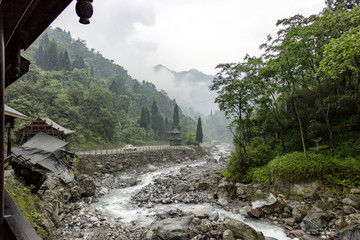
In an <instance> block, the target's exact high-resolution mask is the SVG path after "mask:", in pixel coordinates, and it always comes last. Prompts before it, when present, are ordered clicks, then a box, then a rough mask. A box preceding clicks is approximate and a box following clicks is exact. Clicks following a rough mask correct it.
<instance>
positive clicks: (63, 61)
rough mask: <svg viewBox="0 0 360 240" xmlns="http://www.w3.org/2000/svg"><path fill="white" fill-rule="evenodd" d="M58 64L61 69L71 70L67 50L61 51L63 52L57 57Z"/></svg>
mask: <svg viewBox="0 0 360 240" xmlns="http://www.w3.org/2000/svg"><path fill="white" fill-rule="evenodd" d="M59 66H60V68H61V69H64V70H66V71H70V70H71V62H70V57H69V53H68V51H67V50H65V51H64V52H63V54H61V55H60V57H59Z"/></svg>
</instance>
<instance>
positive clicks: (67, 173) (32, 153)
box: [12, 132, 74, 187]
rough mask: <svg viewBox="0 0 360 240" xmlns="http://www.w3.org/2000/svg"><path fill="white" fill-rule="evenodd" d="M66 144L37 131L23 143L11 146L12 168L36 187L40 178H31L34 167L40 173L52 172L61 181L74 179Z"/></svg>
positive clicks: (66, 181) (67, 181)
mask: <svg viewBox="0 0 360 240" xmlns="http://www.w3.org/2000/svg"><path fill="white" fill-rule="evenodd" d="M67 145H68V143H67V142H64V141H62V140H60V139H58V138H56V137H53V136H50V135H48V134H45V133H43V132H39V133H38V134H36V135H35V136H34V137H33V138H31V139H30V140H29V141H27V142H26V143H24V144H23V145H21V146H19V147H14V148H13V151H12V154H13V156H14V157H13V159H12V166H13V169H14V170H15V173H17V174H18V175H20V176H22V177H23V178H24V179H27V180H29V181H30V182H32V184H34V185H35V186H36V185H38V187H39V182H40V181H41V180H36V179H32V176H31V175H32V172H33V170H34V169H35V170H37V171H38V172H42V175H45V174H46V173H47V172H53V173H55V174H56V175H57V176H58V177H59V178H60V179H61V180H62V181H63V182H65V183H69V182H71V181H73V180H74V171H73V169H72V162H71V154H70V153H69V152H68V151H67V149H66V146H67Z"/></svg>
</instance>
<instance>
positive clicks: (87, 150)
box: [71, 145, 185, 155]
mask: <svg viewBox="0 0 360 240" xmlns="http://www.w3.org/2000/svg"><path fill="white" fill-rule="evenodd" d="M182 148H185V146H170V145H152V146H136V151H129V150H124V149H123V148H114V147H83V148H72V149H71V150H72V151H73V152H76V153H77V154H79V155H105V154H117V153H130V152H144V151H160V150H165V149H182Z"/></svg>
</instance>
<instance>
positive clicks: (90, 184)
mask: <svg viewBox="0 0 360 240" xmlns="http://www.w3.org/2000/svg"><path fill="white" fill-rule="evenodd" d="M78 184H79V194H80V196H81V197H91V196H93V195H94V193H95V189H96V185H95V181H94V179H93V178H92V177H90V176H88V175H86V174H81V175H80V176H79V177H78Z"/></svg>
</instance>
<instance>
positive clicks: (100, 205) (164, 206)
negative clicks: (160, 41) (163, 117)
mask: <svg viewBox="0 0 360 240" xmlns="http://www.w3.org/2000/svg"><path fill="white" fill-rule="evenodd" d="M215 150H216V149H215ZM180 155H181V154H180ZM180 155H179V156H177V157H176V158H175V159H176V161H175V164H178V165H179V168H177V169H176V170H173V171H169V172H167V173H164V174H157V175H155V176H154V177H153V179H152V181H151V182H150V183H149V184H146V185H144V186H142V185H141V184H140V183H139V176H142V175H143V174H146V173H151V172H155V171H157V170H158V169H159V168H164V167H170V166H171V165H174V163H173V162H171V161H168V160H169V159H168V158H166V157H165V158H166V160H167V161H163V158H162V160H161V161H157V162H156V161H152V162H147V163H146V164H143V165H142V167H141V164H139V165H137V166H136V167H132V168H131V167H128V169H129V170H128V171H122V173H121V174H118V172H117V171H115V172H112V173H110V174H109V173H106V172H101V171H100V172H97V171H96V170H94V172H93V173H92V177H90V176H88V175H81V176H80V177H79V182H80V183H81V182H82V184H80V185H82V186H84V188H83V190H81V191H80V190H79V189H76V187H77V186H74V187H72V188H71V189H73V193H71V195H70V196H69V198H72V199H77V200H76V201H75V202H74V203H69V207H68V209H69V210H68V211H66V212H65V213H63V215H62V217H61V223H62V224H61V228H60V230H61V234H60V235H61V237H60V239H131V240H132V239H193V240H196V239H224V240H233V239H244V240H251V239H265V238H266V239H279V240H282V239H290V238H297V239H310V240H311V239H333V240H340V239H349V240H350V239H351V240H355V239H360V214H359V213H358V211H359V209H360V201H359V194H360V190H359V189H351V191H349V193H348V194H346V195H342V196H339V195H336V194H335V193H334V192H333V191H330V190H326V189H324V187H323V186H322V185H321V183H319V182H317V181H309V182H307V183H299V184H297V185H291V186H290V185H287V184H284V183H282V182H276V183H273V184H270V183H269V182H267V183H265V184H260V183H253V184H242V183H236V182H232V181H230V180H229V179H227V178H224V177H221V175H220V174H219V172H220V171H221V170H222V169H223V168H224V166H225V162H226V157H225V156H224V157H221V158H217V159H215V158H214V157H213V156H211V155H202V156H201V157H200V156H198V158H199V159H200V158H201V160H199V161H201V162H200V163H198V164H195V163H196V162H197V161H198V160H196V157H195V155H193V157H192V159H190V158H189V157H188V155H186V156H185V155H184V156H183V157H181V156H180ZM218 155H219V154H218ZM100 165H101V164H100ZM124 176H126V177H124ZM131 186H142V187H141V188H139V189H138V191H137V192H136V193H134V194H133V195H131V196H129V198H130V199H131V205H132V206H133V207H134V209H135V210H134V211H133V212H129V215H134V216H135V215H137V214H140V215H142V216H145V219H149V221H148V222H147V223H144V222H142V221H137V220H136V218H134V219H132V218H131V216H121V217H116V214H111V211H114V212H116V211H118V212H122V211H123V210H122V209H116V207H115V208H112V210H111V211H106V206H108V204H107V203H106V200H104V199H106V197H108V196H111V194H114V193H116V192H115V191H116V190H114V189H127V188H129V187H131ZM74 188H75V189H74ZM79 192H80V193H79ZM70 206H71V207H70ZM115 206H116V205H115ZM119 208H120V207H119ZM146 209H147V210H146ZM129 219H130V220H129ZM252 219H254V220H252ZM264 226H265V227H264ZM280 227H281V228H282V229H281V228H280ZM257 230H261V231H262V232H263V233H261V232H259V231H257ZM275 231H277V233H275ZM283 231H284V232H283ZM285 233H286V235H287V236H286V235H285Z"/></svg>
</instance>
